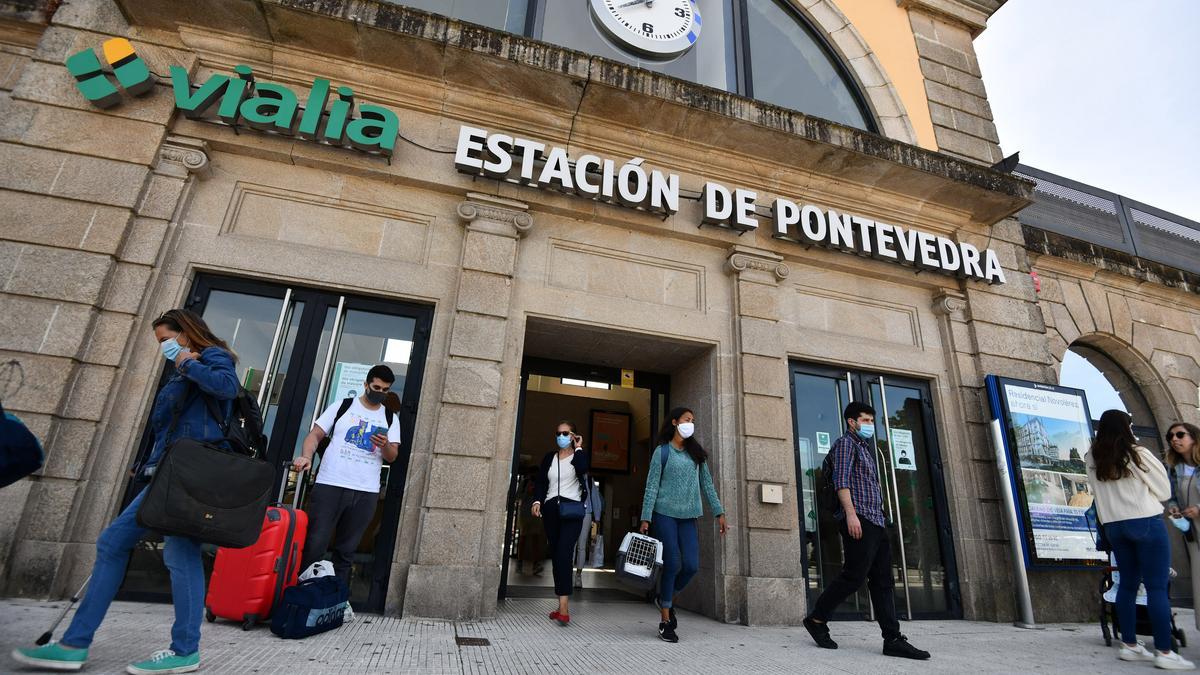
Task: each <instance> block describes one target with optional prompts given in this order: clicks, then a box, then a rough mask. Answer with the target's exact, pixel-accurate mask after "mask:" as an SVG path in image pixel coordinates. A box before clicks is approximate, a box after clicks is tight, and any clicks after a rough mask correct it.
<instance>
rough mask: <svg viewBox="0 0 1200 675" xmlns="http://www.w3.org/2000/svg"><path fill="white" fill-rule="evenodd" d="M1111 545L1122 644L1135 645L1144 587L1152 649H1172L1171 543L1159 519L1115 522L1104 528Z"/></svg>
mask: <svg viewBox="0 0 1200 675" xmlns="http://www.w3.org/2000/svg"><path fill="white" fill-rule="evenodd" d="M1104 533H1105V534H1106V535H1108V541H1109V542H1110V543H1112V549H1113V551H1112V552H1113V556H1115V557H1116V559H1117V571H1118V572H1120V573H1121V581H1120V583H1119V584H1118V585H1117V625H1118V626H1119V627H1120V628H1121V640H1123V641H1124V642H1125V644H1127V645H1131V644H1135V643H1137V631H1136V630H1135V629H1136V628H1137V592H1138V585H1139V582H1140V584H1144V585H1145V586H1146V611H1147V613H1148V615H1149V617H1150V626H1151V630H1152V631H1153V632H1154V648H1155V649H1157V650H1159V651H1162V652H1165V651H1170V649H1171V600H1170V599H1169V598H1168V597H1167V580H1168V579H1170V576H1171V542H1170V540H1169V539H1168V538H1167V526H1166V525H1164V524H1163V521H1162V517H1161V516H1150V517H1148V518H1133V519H1130V520H1118V521H1115V522H1112V523H1105V524H1104Z"/></svg>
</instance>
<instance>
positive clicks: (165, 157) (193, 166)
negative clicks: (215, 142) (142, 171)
mask: <svg viewBox="0 0 1200 675" xmlns="http://www.w3.org/2000/svg"><path fill="white" fill-rule="evenodd" d="M154 172H155V173H158V174H163V175H166V176H174V177H175V178H187V177H188V175H189V174H196V176H197V177H198V178H207V177H208V176H209V175H210V174H211V173H212V168H211V167H210V166H209V164H208V143H206V142H204V141H202V140H199V139H195V138H184V137H183V136H168V137H167V138H166V139H164V140H163V142H162V145H161V146H160V147H159V149H158V157H157V158H155V161H154Z"/></svg>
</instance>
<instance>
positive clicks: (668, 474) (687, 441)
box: [641, 408, 729, 642]
mask: <svg viewBox="0 0 1200 675" xmlns="http://www.w3.org/2000/svg"><path fill="white" fill-rule="evenodd" d="M695 420H696V416H695V415H694V414H692V411H691V410H689V409H687V408H675V409H674V410H672V411H671V414H670V417H669V418H668V419H667V421H666V422H665V423H664V424H663V427H662V430H661V431H659V432H658V447H657V448H655V450H654V455H653V456H652V457H651V458H650V464H649V469H650V470H649V472H648V475H647V476H646V494H645V497H644V498H643V499H642V527H641V532H642V534H645V533H646V532H647V531H648V530H649V529H650V527H651V525H652V524H653V526H654V537H655V538H657V539H659V540H660V541H662V543H663V570H662V578H661V579H660V580H659V591H658V598H657V600H656V601H655V602H656V604H657V605H658V607H659V610H660V612H661V614H662V621H661V623H659V624H658V637H659V638H660V639H662V640H663V641H664V642H679V636H678V635H677V634H676V633H675V629H676V628H677V627H678V626H679V621H678V619H676V618H675V609H674V606H673V605H674V597H675V594H676V593H678V592H679V591H682V590H683V589H684V588H685V587H686V586H687V585H688V582H689V581H691V580H692V577H694V576H695V575H696V572H697V571H698V570H699V569H700V537H699V532H698V530H697V529H696V520H697V519H698V518H700V517H701V516H703V515H704V506H703V505H702V504H701V503H700V493H701V492H703V493H704V498H705V499H706V500H707V501H708V505H709V507H710V508H712V510H713V513H714V514H715V515H716V518H717V527H718V529H719V531H720V533H721V534H722V535H723V534H725V533H726V532H728V531H729V526H728V525H727V524H726V523H725V509H724V508H722V507H721V500H720V498H718V497H717V490H716V488H715V487H713V479H712V473H711V472H710V471H709V470H708V453H707V452H705V450H704V448H703V447H702V446H701V445H700V442H699V441H697V440H696V438H695V436H694V435H693V434H694V433H695V431H696V424H695Z"/></svg>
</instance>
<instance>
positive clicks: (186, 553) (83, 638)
mask: <svg viewBox="0 0 1200 675" xmlns="http://www.w3.org/2000/svg"><path fill="white" fill-rule="evenodd" d="M145 497H146V491H145V490H142V491H141V492H139V493H138V496H136V497H134V498H133V501H132V502H130V503H129V506H127V507H126V508H125V510H124V511H122V512H121V515H119V516H117V519H116V520H114V521H113V522H112V523H111V524H110V525H109V526H108V527H106V528H104V532H101V533H100V538H99V539H97V540H96V564H95V565H93V566H92V580H91V581H90V582H88V587H87V593H86V594H85V595H84V596H83V602H81V603H79V610H78V611H77V612H76V613H75V618H74V619H72V620H71V625H70V627H68V628H67V632H66V633H65V634H64V635H63V638H62V643H63V644H64V645H66V646H68V647H77V648H80V649H87V648H88V647H90V646H91V644H92V638H93V637H94V636H95V635H96V629H97V628H99V627H100V622H102V621H104V615H105V614H107V613H108V606H109V605H111V604H112V601H113V598H114V597H116V595H117V590H118V589H119V588H120V587H121V582H122V581H123V580H124V579H125V568H126V567H127V566H128V565H129V554H130V553H132V552H133V547H134V546H136V545H137V543H138V541H139V540H140V539H141V538H142V537H143V536H145V534H146V532H147V530H146V529H145V528H144V527H142V526H140V525H138V524H137V511H138V507H139V506H141V505H142V500H143V499H144V498H145ZM163 560H164V561H165V562H166V564H167V569H168V570H170V572H171V598H172V600H173V601H174V603H175V625H173V626H172V627H171V650H172V651H174V652H175V653H176V654H179V655H180V656H189V655H191V654H194V653H195V652H197V651H199V650H200V622H201V621H202V620H203V617H204V564H203V562H202V561H201V558H200V543H199V542H197V541H195V540H194V539H188V538H186V537H166V547H165V550H164V551H163Z"/></svg>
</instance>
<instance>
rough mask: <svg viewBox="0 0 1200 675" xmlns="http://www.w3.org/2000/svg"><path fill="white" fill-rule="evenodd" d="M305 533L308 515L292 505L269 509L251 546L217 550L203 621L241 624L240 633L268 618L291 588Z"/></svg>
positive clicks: (298, 571) (294, 579)
mask: <svg viewBox="0 0 1200 675" xmlns="http://www.w3.org/2000/svg"><path fill="white" fill-rule="evenodd" d="M307 534H308V514H306V513H304V512H303V511H301V510H300V509H297V508H293V507H291V506H272V507H269V508H268V509H267V515H266V517H265V518H264V519H263V528H262V533H261V534H259V535H258V541H256V542H254V544H253V545H251V546H247V547H246V548H220V549H217V560H216V563H215V564H214V565H213V571H212V577H210V579H209V581H208V595H207V597H206V598H205V600H204V605H205V617H206V618H207V619H208V620H209V621H215V620H216V618H217V617H221V618H222V619H230V620H233V621H241V622H242V630H250V628H251V627H252V626H253V625H254V624H256V623H258V622H260V621H266V620H268V619H270V618H271V609H272V608H273V607H274V606H275V604H276V603H277V602H279V598H280V597H281V596H282V595H283V590H284V589H285V588H288V587H290V586H294V585H296V580H297V577H298V575H299V574H300V556H301V555H302V554H303V552H304V540H305V538H306V535H307Z"/></svg>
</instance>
